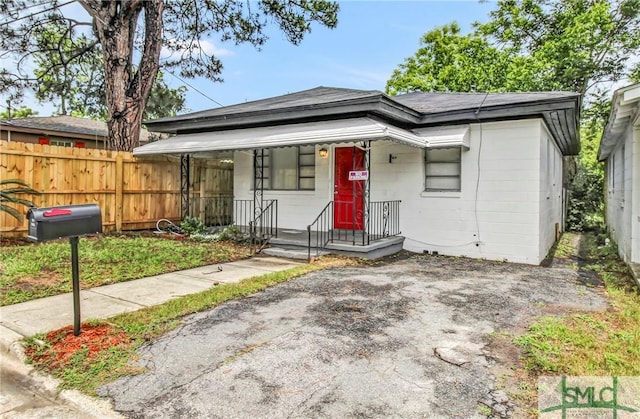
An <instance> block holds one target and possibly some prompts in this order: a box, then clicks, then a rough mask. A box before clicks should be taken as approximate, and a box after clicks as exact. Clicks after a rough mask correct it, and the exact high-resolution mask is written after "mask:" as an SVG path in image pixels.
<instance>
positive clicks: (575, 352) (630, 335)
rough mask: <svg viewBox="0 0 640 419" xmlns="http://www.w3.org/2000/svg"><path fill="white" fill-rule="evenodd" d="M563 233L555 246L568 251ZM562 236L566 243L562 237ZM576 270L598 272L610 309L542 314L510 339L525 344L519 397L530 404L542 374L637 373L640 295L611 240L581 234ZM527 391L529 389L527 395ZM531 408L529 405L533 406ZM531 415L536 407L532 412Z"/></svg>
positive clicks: (638, 372) (569, 236)
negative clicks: (562, 314) (524, 329)
mask: <svg viewBox="0 0 640 419" xmlns="http://www.w3.org/2000/svg"><path fill="white" fill-rule="evenodd" d="M570 239H571V235H567V234H565V236H564V237H563V239H562V240H561V242H560V243H559V246H557V248H558V249H564V250H562V252H564V253H566V255H561V256H563V257H564V256H570V254H571V253H574V254H575V252H570V251H567V250H566V249H567V247H568V246H567V243H566V241H568V240H570ZM563 241H565V242H563ZM581 241H582V242H581V245H580V249H581V251H580V254H579V258H578V261H579V263H578V265H580V266H579V267H578V269H584V270H591V271H595V272H597V273H598V274H599V275H600V277H601V278H602V279H603V281H604V283H605V288H606V293H607V297H608V301H609V304H610V308H609V309H608V310H606V311H602V312H586V313H580V312H578V313H573V314H570V315H568V316H561V317H559V316H551V315H549V316H545V317H542V318H540V319H538V321H536V322H535V323H534V324H533V325H531V326H530V328H529V332H528V333H527V334H525V335H523V336H520V337H517V338H516V339H515V341H514V343H515V344H516V345H518V346H520V347H521V348H523V349H524V352H525V358H524V368H525V369H524V371H523V372H522V373H521V374H520V375H521V377H523V380H524V382H523V386H522V387H523V388H524V389H526V390H527V391H526V392H524V393H523V394H520V397H523V398H524V399H527V400H529V402H530V404H531V405H532V406H535V402H536V400H537V398H536V394H537V388H536V385H537V379H538V377H539V376H541V375H545V376H561V375H566V376H607V377H610V376H640V294H639V293H638V288H637V286H636V284H635V283H634V281H633V279H632V278H631V275H630V273H629V271H628V269H627V266H626V265H625V264H624V263H623V262H622V261H621V260H620V259H619V258H618V255H617V249H616V248H615V246H614V245H613V244H610V245H604V244H603V243H599V242H598V240H597V238H596V236H594V235H590V234H583V235H582V238H581ZM526 393H528V394H526ZM534 409H535V408H533V407H532V410H534ZM531 414H532V416H535V415H536V412H531Z"/></svg>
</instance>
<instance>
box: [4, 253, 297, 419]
mask: <svg viewBox="0 0 640 419" xmlns="http://www.w3.org/2000/svg"><path fill="white" fill-rule="evenodd" d="M300 265H302V263H300V262H295V261H290V260H285V259H278V258H274V257H262V256H257V257H253V258H251V259H246V260H240V261H237V262H229V263H222V264H216V265H209V266H203V267H200V268H194V269H188V270H185V271H178V272H172V273H168V274H163V275H157V276H152V277H148V278H142V279H137V280H133V281H128V282H121V283H118V284H113V285H106V286H103V287H96V288H90V289H86V290H83V291H81V292H80V311H81V318H82V321H83V322H84V321H87V320H89V319H105V318H109V317H113V316H115V315H118V314H121V313H125V312H130V311H136V310H139V309H141V308H144V307H149V306H154V305H158V304H162V303H164V302H166V301H169V300H171V299H173V298H177V297H181V296H183V295H188V294H194V293H197V292H200V291H204V290H207V289H210V288H213V287H215V286H216V285H218V284H226V283H231V282H240V281H241V280H243V279H247V278H251V277H254V276H259V275H264V274H268V273H272V272H279V271H284V270H286V269H290V268H295V267H297V266H300ZM80 275H81V276H82V272H81V273H80ZM72 324H73V295H72V294H71V293H69V294H62V295H57V296H55V297H48V298H41V299H38V300H33V301H28V302H25V303H20V304H14V305H10V306H4V307H0V355H1V359H0V360H1V362H0V418H5V417H6V418H32V417H65V418H101V419H104V418H120V417H121V416H120V415H119V414H118V413H116V412H114V411H113V410H112V408H111V405H110V404H109V403H108V402H107V401H105V400H99V399H95V398H92V397H89V396H86V395H84V394H81V393H79V392H77V391H75V390H62V391H59V390H58V385H59V381H58V380H56V379H53V378H51V377H49V376H46V375H42V374H40V373H38V372H37V371H35V370H34V368H33V367H32V366H30V365H26V364H24V353H23V350H22V345H21V344H20V340H22V339H23V338H25V337H28V336H32V335H34V334H36V333H40V332H48V331H51V330H55V329H59V328H61V327H64V326H68V325H72Z"/></svg>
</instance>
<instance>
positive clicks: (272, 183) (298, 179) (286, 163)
mask: <svg viewBox="0 0 640 419" xmlns="http://www.w3.org/2000/svg"><path fill="white" fill-rule="evenodd" d="M315 178H316V157H315V146H300V147H286V148H275V149H270V150H264V159H263V162H262V187H263V189H272V190H314V189H315V183H316V182H315Z"/></svg>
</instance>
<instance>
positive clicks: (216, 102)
mask: <svg viewBox="0 0 640 419" xmlns="http://www.w3.org/2000/svg"><path fill="white" fill-rule="evenodd" d="M163 71H166V72H167V73H169V74H171V75H172V76H173V77H175V78H176V79H178V80H180V81H181V82H182V83H184V84H186V85H187V86H189V87H190V88H192V89H193V90H195V91H196V92H198V93H200V94H201V95H202V96H204V97H206V98H207V99H209V100H210V101H212V102H213V103H215V104H216V105H218V106H222V107H224V105H223V104H222V103H220V102H218V101H217V100H215V99H213V98H211V97H209V96H207V95H206V94H204V93H203V92H201V91H200V90H198V89H196V88H195V87H193V86H192V85H190V84H189V83H187V82H186V81H185V80H183V79H182V78H180V77H178V76H176V75H175V74H174V73H173V72H172V71H170V70H167V69H164V70H163Z"/></svg>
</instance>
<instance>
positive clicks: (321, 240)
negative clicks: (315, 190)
mask: <svg viewBox="0 0 640 419" xmlns="http://www.w3.org/2000/svg"><path fill="white" fill-rule="evenodd" d="M401 202H402V201H400V200H396V201H372V202H369V217H368V220H366V221H364V224H365V225H364V228H363V229H356V228H355V227H354V228H352V229H335V228H334V223H333V222H334V212H335V203H334V201H331V202H329V203H328V204H327V205H326V206H325V207H324V208H323V209H322V211H320V214H319V215H318V216H317V217H316V219H315V220H314V221H313V222H312V223H311V224H309V225H308V226H307V236H308V242H307V243H308V250H307V258H308V260H311V254H312V249H315V256H318V255H319V254H320V250H322V249H324V248H325V247H326V246H327V244H328V243H333V242H334V241H350V242H351V243H352V244H353V245H354V246H359V245H362V246H366V245H369V244H371V242H373V241H376V240H382V239H384V238H387V237H393V236H397V235H399V234H401V231H400V203H401ZM354 224H355V223H354Z"/></svg>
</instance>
